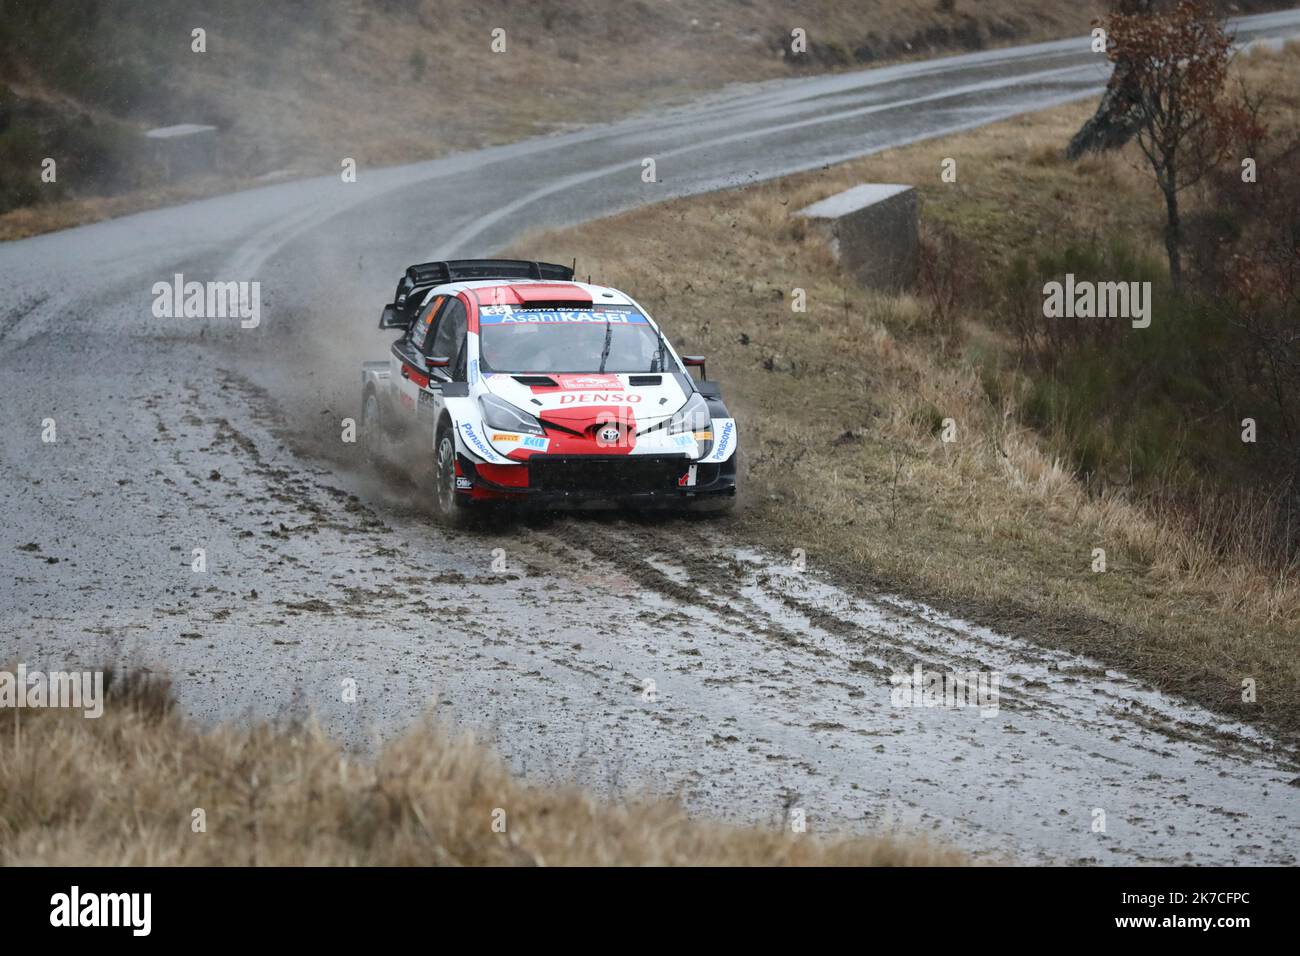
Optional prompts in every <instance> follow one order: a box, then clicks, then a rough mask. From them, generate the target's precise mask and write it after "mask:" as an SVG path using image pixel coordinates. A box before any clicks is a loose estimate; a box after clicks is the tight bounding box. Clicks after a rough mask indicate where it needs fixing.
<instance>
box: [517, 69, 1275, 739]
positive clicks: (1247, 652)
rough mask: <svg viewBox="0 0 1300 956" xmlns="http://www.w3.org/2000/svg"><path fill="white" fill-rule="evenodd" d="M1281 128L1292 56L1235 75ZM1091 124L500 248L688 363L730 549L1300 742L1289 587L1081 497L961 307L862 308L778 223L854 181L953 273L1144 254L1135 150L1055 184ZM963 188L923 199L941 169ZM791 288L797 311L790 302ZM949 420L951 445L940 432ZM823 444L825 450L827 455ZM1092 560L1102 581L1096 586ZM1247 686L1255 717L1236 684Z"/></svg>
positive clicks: (1174, 531)
mask: <svg viewBox="0 0 1300 956" xmlns="http://www.w3.org/2000/svg"><path fill="white" fill-rule="evenodd" d="M1244 68H1245V69H1246V71H1247V72H1248V74H1249V76H1250V78H1251V80H1252V82H1254V83H1255V84H1256V85H1259V86H1262V87H1264V88H1267V89H1269V90H1271V91H1272V92H1273V95H1274V103H1273V106H1272V114H1273V117H1274V119H1275V121H1277V122H1278V123H1279V124H1281V123H1289V124H1290V125H1291V126H1292V127H1293V128H1300V122H1297V119H1296V108H1297V105H1298V104H1300V92H1297V91H1300V84H1297V82H1296V78H1297V77H1300V48H1297V47H1295V46H1292V47H1289V48H1288V50H1287V52H1285V53H1283V54H1273V53H1270V54H1261V55H1258V56H1254V57H1251V58H1249V59H1248V60H1247V61H1246V62H1245V64H1244ZM1091 109H1092V106H1091V104H1080V105H1072V106H1066V107H1061V108H1058V109H1053V110H1049V111H1046V112H1043V113H1038V114H1034V115H1032V116H1026V117H1022V118H1018V119H1014V120H1010V121H1008V122H1004V123H1001V124H998V125H996V126H991V127H986V128H983V129H980V130H976V131H973V132H969V133H964V134H961V135H958V136H953V137H948V138H945V139H942V140H938V141H933V142H928V143H920V144H915V145H912V146H909V147H907V148H904V149H899V150H892V151H889V152H885V153H881V154H878V155H876V156H872V157H869V158H866V159H863V160H859V161H855V162H851V163H847V164H844V165H841V166H836V167H833V168H831V169H827V170H823V171H818V172H816V173H810V174H805V175H800V176H795V177H791V178H789V179H785V180H781V181H778V182H773V183H768V184H762V185H757V186H752V187H747V188H744V189H740V190H735V191H731V192H727V193H722V194H714V195H710V196H709V197H707V198H704V199H688V200H682V201H677V202H673V203H670V204H667V205H664V206H658V207H654V208H650V209H645V210H640V211H636V212H632V213H629V214H626V215H623V216H619V217H616V218H614V219H610V220H606V221H604V222H602V223H597V224H588V225H585V226H583V227H582V228H581V229H577V230H572V231H567V232H560V233H556V234H550V235H544V236H538V237H534V238H532V239H530V240H528V241H526V242H524V243H521V244H519V245H518V247H517V248H516V249H515V250H514V251H516V252H519V253H521V254H525V255H529V256H534V257H539V258H550V259H554V260H556V261H564V260H566V259H567V258H568V257H569V256H572V255H576V256H577V258H578V261H579V263H580V266H581V269H582V271H583V272H584V273H586V272H588V271H590V272H591V273H592V274H593V276H594V277H595V279H596V281H602V282H608V283H610V284H612V285H616V286H622V287H625V288H628V289H629V290H632V291H633V293H634V294H635V295H636V296H637V297H638V298H639V299H640V300H641V301H643V302H645V303H647V305H648V307H649V308H650V309H651V310H652V311H653V312H655V314H656V315H657V316H658V317H659V318H660V319H661V320H662V321H663V322H664V323H665V324H666V326H667V327H668V329H669V330H670V331H671V332H672V334H673V335H674V336H675V337H676V341H677V342H678V344H681V345H685V346H687V347H688V349H689V351H691V352H702V353H707V354H708V355H709V357H710V368H711V369H712V370H713V371H714V373H715V375H717V376H718V377H719V378H720V379H721V380H722V381H723V383H724V390H725V394H726V395H727V397H728V402H729V405H730V406H731V407H732V409H733V411H734V412H735V413H736V414H737V416H738V417H739V419H740V422H741V434H742V448H743V449H744V455H745V457H744V461H745V462H746V463H747V466H748V479H747V482H748V487H747V489H746V499H747V507H746V508H745V509H744V510H743V511H742V513H741V514H740V516H739V517H738V519H737V522H736V525H737V528H738V530H740V531H741V532H742V533H745V534H748V535H750V536H752V537H753V538H755V539H757V540H759V541H761V542H764V543H767V544H769V545H770V546H773V547H776V548H780V549H790V548H794V547H800V548H804V549H806V551H807V555H808V561H809V562H810V564H813V565H818V564H819V565H821V566H822V567H829V568H833V569H835V570H836V571H837V572H839V573H840V574H841V575H842V576H844V577H845V578H847V579H849V580H856V581H859V582H862V583H864V584H867V585H870V586H885V587H892V588H898V589H901V590H904V591H907V592H909V593H911V594H913V595H918V596H921V597H924V598H927V599H929V600H931V601H933V602H936V603H938V604H941V605H943V606H945V607H949V608H951V609H954V610H957V611H959V612H961V613H964V614H966V615H968V616H971V617H973V618H975V619H977V620H979V621H982V622H986V623H989V624H992V625H995V626H997V627H1000V628H1003V629H1004V630H1007V631H1010V632H1012V633H1017V634H1020V635H1022V636H1025V637H1027V638H1030V639H1032V640H1036V641H1040V642H1043V643H1047V644H1054V645H1059V646H1065V647H1068V648H1071V649H1074V650H1077V651H1081V652H1086V653H1089V654H1093V655H1095V656H1097V657H1099V658H1101V659H1102V660H1104V661H1106V662H1108V663H1110V664H1112V665H1115V666H1118V667H1121V668H1124V669H1126V670H1128V671H1130V672H1132V673H1135V674H1137V675H1140V676H1143V677H1145V678H1148V679H1150V680H1151V681H1153V682H1154V683H1155V684H1156V685H1157V686H1160V687H1162V688H1164V689H1167V690H1171V691H1174V692H1178V693H1181V694H1184V695H1186V696H1188V697H1190V698H1192V699H1195V700H1197V701H1199V702H1201V703H1203V704H1206V705H1208V706H1210V707H1212V708H1216V709H1218V710H1220V711H1221V712H1226V713H1230V714H1232V715H1234V716H1237V717H1239V718H1242V719H1246V720H1258V721H1262V722H1264V723H1266V724H1268V725H1270V726H1271V727H1273V728H1274V729H1275V730H1281V731H1284V732H1287V733H1295V732H1297V731H1300V625H1298V624H1297V622H1300V581H1297V580H1296V579H1295V577H1294V576H1287V575H1279V574H1278V572H1277V571H1276V570H1270V569H1268V568H1267V567H1265V566H1263V565H1262V564H1259V563H1256V562H1253V561H1252V560H1251V556H1250V555H1249V553H1244V554H1240V555H1238V556H1236V557H1235V558H1234V559H1232V560H1224V559H1223V558H1222V557H1219V556H1216V555H1215V554H1214V553H1212V552H1211V550H1210V549H1209V548H1207V547H1206V546H1205V545H1204V544H1203V543H1202V542H1201V541H1199V540H1198V539H1197V538H1196V537H1195V536H1194V535H1192V534H1189V533H1188V532H1187V529H1186V528H1185V527H1184V526H1183V524H1182V523H1181V522H1178V521H1174V520H1168V519H1164V518H1162V517H1161V516H1159V515H1156V514H1152V513H1150V512H1148V511H1146V510H1144V509H1143V508H1141V507H1139V506H1137V505H1135V504H1134V503H1132V502H1130V501H1128V500H1125V499H1124V498H1123V497H1122V496H1119V495H1115V494H1110V495H1107V496H1104V497H1097V496H1094V495H1090V494H1089V493H1088V492H1087V490H1086V489H1085V488H1084V487H1082V486H1081V485H1080V484H1079V482H1078V481H1077V480H1075V478H1074V477H1073V476H1072V474H1071V471H1070V469H1069V468H1067V467H1066V466H1065V465H1064V464H1063V463H1062V462H1060V461H1058V460H1056V459H1055V458H1054V457H1053V456H1052V455H1051V453H1050V452H1049V451H1048V450H1047V448H1046V446H1045V444H1044V442H1043V441H1042V440H1041V439H1040V437H1039V436H1038V435H1037V434H1036V433H1034V432H1032V431H1031V430H1029V429H1027V428H1026V427H1024V426H1022V425H1021V424H1019V423H1018V421H1017V407H1016V404H1015V399H1014V391H1013V392H1012V394H1011V395H1010V396H1009V397H1007V398H1003V399H1001V400H1000V401H998V402H997V403H996V404H995V403H994V401H993V400H992V399H991V398H990V397H989V392H988V391H987V390H986V388H985V384H984V379H983V371H984V369H986V368H987V367H989V366H993V367H995V368H999V369H1000V368H1002V367H1004V366H1005V365H1006V363H1008V362H1009V361H1010V360H1011V356H1012V355H1013V354H1014V349H1013V346H1012V343H1010V342H1008V341H1006V340H1005V336H1004V335H1003V334H1002V333H1000V332H999V331H997V329H998V326H999V325H1000V323H997V322H996V321H993V317H992V316H987V315H982V314H981V303H980V302H979V301H970V302H968V303H966V308H965V309H964V310H962V314H961V315H960V316H959V318H958V325H959V334H958V335H955V336H952V337H945V336H943V335H941V334H937V333H936V330H935V325H936V323H935V320H934V316H933V309H932V307H931V305H930V304H929V303H928V302H927V301H924V300H922V299H921V298H918V297H915V296H908V295H904V296H893V297H890V296H882V295H874V294H870V293H867V292H864V291H863V290H862V289H861V288H859V287H857V286H856V285H854V284H853V283H852V282H851V281H849V280H847V279H846V278H845V277H844V276H843V275H842V273H841V272H840V270H839V268H838V266H837V264H836V263H835V261H834V259H833V257H832V255H831V254H830V252H829V250H828V249H827V247H826V245H825V244H824V243H822V242H821V241H819V240H818V239H816V238H815V237H814V236H812V235H811V234H810V233H809V232H808V231H807V230H805V229H804V228H803V226H802V224H801V223H800V222H799V220H798V219H797V218H795V217H794V215H793V213H794V212H795V211H796V210H798V209H800V208H802V207H803V206H805V205H807V204H809V203H811V202H813V201H815V200H818V199H821V198H823V197H825V196H827V195H830V194H833V193H835V192H838V191H840V190H842V189H846V188H848V187H850V186H852V185H855V184H857V183H860V182H898V183H911V184H914V185H916V186H917V187H918V190H919V192H920V194H921V200H922V217H923V220H925V221H927V222H929V223H938V224H941V225H942V226H943V227H945V228H947V229H950V230H953V231H955V232H956V233H957V234H958V235H959V236H960V237H961V238H962V240H963V245H964V247H965V248H966V249H967V250H968V254H969V255H970V256H971V257H972V259H973V262H972V263H971V265H972V267H973V268H975V269H977V270H988V271H989V273H990V274H996V272H995V271H994V270H995V269H996V268H997V267H999V266H1001V265H1002V264H1005V263H1006V262H1007V261H1008V260H1009V258H1010V257H1011V256H1012V255H1013V254H1014V252H1015V251H1017V250H1033V249H1036V248H1040V247H1043V246H1045V245H1051V244H1053V243H1055V242H1058V241H1059V239H1060V237H1062V236H1066V235H1070V234H1074V235H1079V234H1083V235H1087V234H1090V233H1092V232H1096V233H1098V234H1102V235H1125V236H1127V237H1128V238H1129V239H1130V241H1132V242H1134V243H1135V244H1138V245H1141V244H1150V245H1151V247H1152V249H1154V250H1156V251H1157V252H1158V250H1159V243H1160V241H1161V240H1160V235H1161V234H1160V229H1161V226H1162V219H1161V210H1160V206H1159V203H1158V201H1157V198H1156V196H1157V194H1156V192H1155V190H1154V188H1152V187H1151V186H1149V184H1148V182H1147V179H1146V175H1147V174H1146V173H1144V172H1142V171H1141V170H1140V169H1139V167H1138V166H1137V159H1136V157H1135V156H1134V155H1132V154H1131V153H1125V154H1122V155H1110V156H1104V157H1091V158H1089V159H1087V160H1086V161H1084V162H1082V163H1079V164H1075V165H1071V164H1068V163H1067V162H1066V161H1065V160H1064V159H1063V158H1061V153H1060V151H1061V149H1062V148H1063V146H1064V144H1065V143H1066V142H1067V141H1068V139H1069V137H1070V135H1071V134H1072V133H1073V132H1074V130H1076V129H1077V128H1078V126H1079V124H1080V123H1081V122H1082V120H1083V119H1084V118H1085V117H1086V116H1087V115H1088V114H1089V113H1090V111H1091ZM949 156H951V157H955V158H957V160H958V170H959V177H958V178H959V181H958V183H956V184H944V183H942V182H941V181H940V178H939V171H940V162H941V160H942V159H943V158H944V157H949ZM796 287H799V288H803V289H805V290H806V291H807V303H808V312H807V314H806V315H798V314H793V313H792V312H791V309H790V290H792V289H794V288H796ZM942 418H952V419H954V420H955V421H956V423H957V427H958V436H957V438H958V440H957V441H956V442H955V443H953V444H945V443H943V442H941V441H940V440H939V437H938V435H937V434H936V424H937V423H938V422H939V421H940V420H941V419H942ZM837 439H840V441H838V442H837V441H836V440H837ZM1096 547H1101V548H1105V549H1106V551H1107V556H1108V571H1107V573H1104V574H1096V573H1093V572H1092V570H1091V562H1092V549H1093V548H1096ZM1246 677H1252V678H1254V679H1255V680H1256V681H1257V683H1258V688H1259V698H1258V702H1257V703H1254V704H1244V703H1243V702H1242V701H1241V682H1242V679H1243V678H1246Z"/></svg>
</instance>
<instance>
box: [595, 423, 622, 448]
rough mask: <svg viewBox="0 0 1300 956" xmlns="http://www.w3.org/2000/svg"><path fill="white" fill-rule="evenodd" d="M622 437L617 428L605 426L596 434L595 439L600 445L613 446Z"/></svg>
mask: <svg viewBox="0 0 1300 956" xmlns="http://www.w3.org/2000/svg"><path fill="white" fill-rule="evenodd" d="M622 435H623V433H622V432H620V431H619V430H618V426H616V425H606V426H605V427H604V428H602V429H601V430H600V431H599V432H598V433H597V434H596V438H597V439H598V440H599V441H600V443H601V444H602V445H613V444H616V443H617V442H618V440H619V438H621V437H622Z"/></svg>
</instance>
